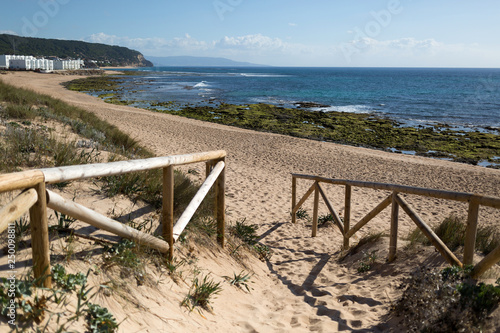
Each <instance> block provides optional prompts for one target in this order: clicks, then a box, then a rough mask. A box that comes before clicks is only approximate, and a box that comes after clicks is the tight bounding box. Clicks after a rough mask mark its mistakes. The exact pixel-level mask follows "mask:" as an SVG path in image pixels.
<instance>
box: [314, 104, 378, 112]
mask: <svg viewBox="0 0 500 333" xmlns="http://www.w3.org/2000/svg"><path fill="white" fill-rule="evenodd" d="M311 110H312V111H323V112H331V111H337V112H349V113H372V112H373V111H374V110H373V108H371V107H370V106H368V105H337V106H336V105H332V106H329V107H317V108H311Z"/></svg>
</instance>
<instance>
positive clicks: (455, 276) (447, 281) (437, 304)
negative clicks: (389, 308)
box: [394, 266, 500, 332]
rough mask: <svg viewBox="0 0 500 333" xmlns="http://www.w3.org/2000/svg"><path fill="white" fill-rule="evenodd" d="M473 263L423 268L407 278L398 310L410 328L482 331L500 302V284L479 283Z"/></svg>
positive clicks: (434, 330) (438, 330) (395, 309)
mask: <svg viewBox="0 0 500 333" xmlns="http://www.w3.org/2000/svg"><path fill="white" fill-rule="evenodd" d="M471 271H472V266H466V267H465V268H464V269H462V268H459V267H456V266H455V267H448V268H445V269H444V270H442V271H439V270H436V269H433V270H429V269H424V268H421V269H419V270H418V271H416V272H414V273H413V274H412V275H411V277H410V278H409V279H407V280H406V281H405V285H403V286H402V288H404V289H405V290H404V292H403V295H402V297H401V299H400V300H399V301H398V302H397V304H396V306H395V308H394V311H395V313H396V314H397V315H398V316H400V317H401V318H402V324H403V325H404V326H405V328H406V331H420V332H482V331H484V328H485V327H486V325H487V322H486V321H487V318H488V316H489V314H490V313H491V312H492V311H494V310H495V308H496V307H498V305H499V302H500V284H499V281H497V283H496V286H494V285H486V284H484V283H477V282H476V281H475V280H473V279H471V278H470V273H471Z"/></svg>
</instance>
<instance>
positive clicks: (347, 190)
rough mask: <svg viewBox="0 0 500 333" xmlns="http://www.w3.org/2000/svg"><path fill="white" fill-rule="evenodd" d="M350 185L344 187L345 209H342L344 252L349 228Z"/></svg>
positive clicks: (346, 246) (347, 245)
mask: <svg viewBox="0 0 500 333" xmlns="http://www.w3.org/2000/svg"><path fill="white" fill-rule="evenodd" d="M351 194H352V187H351V185H346V186H345V209H344V250H347V249H348V248H349V237H348V236H347V233H348V232H349V228H350V227H351Z"/></svg>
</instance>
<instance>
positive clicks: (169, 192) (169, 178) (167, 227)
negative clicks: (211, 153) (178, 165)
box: [162, 166, 174, 260]
mask: <svg viewBox="0 0 500 333" xmlns="http://www.w3.org/2000/svg"><path fill="white" fill-rule="evenodd" d="M162 221H163V238H164V239H165V241H166V242H167V243H168V246H169V247H170V248H169V250H168V260H172V259H173V257H174V167H173V166H168V167H166V168H163V208H162Z"/></svg>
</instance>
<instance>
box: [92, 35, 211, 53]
mask: <svg viewBox="0 0 500 333" xmlns="http://www.w3.org/2000/svg"><path fill="white" fill-rule="evenodd" d="M85 41H88V42H92V43H102V44H109V45H119V46H125V47H128V48H131V49H135V50H139V51H141V52H148V51H149V52H154V51H155V50H166V49H173V50H178V49H180V50H183V51H186V52H188V51H196V50H205V49H208V48H210V47H211V45H210V44H209V43H207V42H204V41H198V40H196V39H195V38H192V37H191V36H190V35H189V34H187V33H186V34H185V36H184V37H176V38H173V39H171V40H167V39H165V38H159V37H153V38H129V37H119V36H115V35H107V34H105V33H102V32H100V33H97V34H93V35H91V36H89V37H87V38H85Z"/></svg>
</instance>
